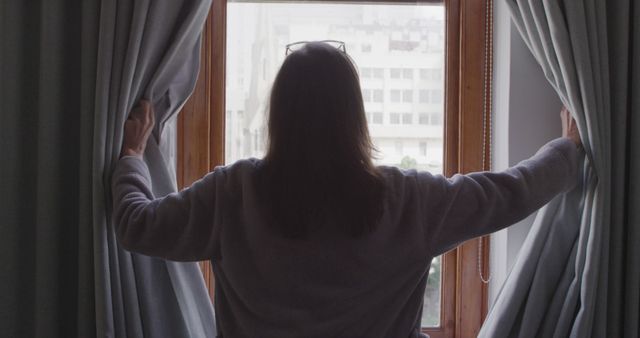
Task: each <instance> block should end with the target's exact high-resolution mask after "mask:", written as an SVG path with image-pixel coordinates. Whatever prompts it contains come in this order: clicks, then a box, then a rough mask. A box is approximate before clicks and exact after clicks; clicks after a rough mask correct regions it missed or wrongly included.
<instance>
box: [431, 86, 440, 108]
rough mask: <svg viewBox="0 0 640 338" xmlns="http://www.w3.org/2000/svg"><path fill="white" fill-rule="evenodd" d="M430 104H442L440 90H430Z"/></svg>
mask: <svg viewBox="0 0 640 338" xmlns="http://www.w3.org/2000/svg"><path fill="white" fill-rule="evenodd" d="M431 103H435V104H440V103H442V91H441V90H437V89H436V90H432V91H431Z"/></svg>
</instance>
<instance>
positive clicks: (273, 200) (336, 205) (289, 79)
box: [259, 42, 385, 238]
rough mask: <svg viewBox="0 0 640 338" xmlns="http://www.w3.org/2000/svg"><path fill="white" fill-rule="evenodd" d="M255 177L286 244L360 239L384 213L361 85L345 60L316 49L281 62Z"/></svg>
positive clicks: (318, 44) (338, 53) (326, 48)
mask: <svg viewBox="0 0 640 338" xmlns="http://www.w3.org/2000/svg"><path fill="white" fill-rule="evenodd" d="M268 134H269V144H268V149H267V154H266V156H265V158H264V161H263V167H262V170H260V171H259V173H260V179H259V182H260V184H261V185H262V189H260V190H261V196H262V200H263V205H265V207H266V208H265V212H266V214H267V216H268V219H269V223H270V224H271V226H272V227H273V228H274V230H276V231H277V232H279V233H281V234H283V235H284V236H286V237H291V238H305V237H307V235H309V234H310V233H313V232H314V231H315V230H321V229H327V228H328V227H335V229H332V230H338V231H340V232H342V233H344V234H348V235H351V236H353V237H359V236H361V235H364V234H366V233H369V232H372V231H373V230H374V229H375V227H376V225H377V224H378V222H379V220H380V217H381V215H382V212H383V198H384V190H385V189H384V181H383V178H382V175H381V173H380V172H379V170H378V169H377V168H376V167H375V166H374V165H373V163H372V152H373V149H374V148H373V144H372V142H371V138H370V137H369V130H368V128H367V121H366V117H365V112H364V104H363V102H362V93H361V90H360V81H359V78H358V73H357V71H356V68H355V66H354V64H353V62H352V61H351V58H350V57H349V56H348V55H347V54H346V53H344V52H343V51H340V50H338V49H336V48H335V47H333V46H330V45H328V44H325V43H321V42H311V43H308V44H306V45H305V46H303V47H302V48H300V49H298V50H296V51H295V52H293V53H291V54H290V55H288V56H287V57H286V58H285V60H284V63H283V64H282V66H281V68H280V71H279V72H278V74H277V76H276V79H275V81H274V83H273V87H272V90H271V98H270V103H269V122H268Z"/></svg>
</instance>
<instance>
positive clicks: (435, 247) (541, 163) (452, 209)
mask: <svg viewBox="0 0 640 338" xmlns="http://www.w3.org/2000/svg"><path fill="white" fill-rule="evenodd" d="M577 153H578V152H577V147H576V146H575V144H574V143H573V142H572V141H571V140H569V139H566V138H560V139H556V140H553V141H551V142H549V143H547V144H546V145H545V146H543V147H542V148H541V149H540V150H539V151H538V152H537V153H536V154H535V155H534V156H533V157H531V158H529V159H527V160H524V161H522V162H520V163H519V164H517V165H516V166H514V167H511V168H509V169H507V170H505V171H502V172H476V173H471V174H467V175H460V174H458V175H455V176H453V177H452V178H449V179H447V178H444V177H442V176H431V175H429V174H421V177H419V179H418V182H419V184H420V185H421V186H422V187H421V189H420V190H421V192H422V193H423V194H425V196H424V197H423V198H422V200H423V201H425V203H426V208H425V210H427V214H426V215H423V217H426V224H427V225H426V229H425V235H426V236H427V243H428V246H429V248H430V249H431V253H432V254H433V256H435V255H439V254H441V253H443V252H446V251H447V250H450V249H452V248H453V247H455V246H456V245H458V244H459V243H461V242H463V241H465V240H468V239H471V238H473V237H477V236H482V235H486V234H489V233H491V232H494V231H498V230H500V229H502V228H505V227H507V226H509V225H511V224H514V223H516V222H517V221H519V220H521V219H523V218H525V217H526V216H528V215H529V214H531V213H533V212H534V211H536V210H537V209H539V208H540V207H542V206H543V205H544V204H546V203H547V202H549V201H550V200H551V199H552V198H553V197H555V196H556V195H557V194H559V193H561V192H564V191H566V190H568V189H569V188H571V187H573V186H574V185H575V183H576V180H577V170H578V165H577V155H578V154H577Z"/></svg>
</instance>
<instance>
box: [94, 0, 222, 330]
mask: <svg viewBox="0 0 640 338" xmlns="http://www.w3.org/2000/svg"><path fill="white" fill-rule="evenodd" d="M210 4H211V1H210V0H171V1H151V0H136V1H129V0H124V1H103V2H102V7H101V10H100V25H99V26H100V27H99V29H100V32H99V42H98V45H99V47H98V48H99V49H98V61H97V62H98V65H97V80H96V106H95V110H96V112H95V124H94V128H95V129H94V131H95V139H94V160H93V163H94V190H95V195H94V198H95V201H96V202H95V205H94V213H95V215H96V216H95V219H94V227H95V228H94V244H95V274H96V311H97V314H96V317H97V318H96V321H97V333H98V336H99V337H118V338H121V337H213V336H215V323H214V315H213V308H212V306H211V302H210V301H209V297H208V295H207V290H206V287H205V285H204V280H203V278H202V274H201V272H200V270H199V269H198V266H197V263H177V262H169V261H165V260H162V259H157V258H152V257H147V256H143V255H139V254H134V253H130V252H127V251H125V250H123V249H122V248H121V247H120V245H119V244H118V242H117V241H116V236H115V233H114V227H113V224H112V223H111V217H110V216H111V210H112V209H111V197H110V196H111V192H110V188H109V187H110V174H111V171H112V169H113V167H114V165H115V163H116V161H117V160H118V157H119V154H120V147H121V144H122V128H123V125H124V121H125V120H126V119H127V116H128V114H129V112H130V111H131V109H132V107H134V106H135V105H136V104H137V103H138V101H139V100H140V99H141V98H145V99H148V100H150V101H151V102H152V104H153V106H154V109H155V113H156V121H157V125H156V126H155V128H154V130H153V133H152V137H150V140H149V143H148V145H147V149H146V153H145V161H146V162H147V164H148V165H149V170H150V172H151V177H152V185H153V193H154V194H155V196H164V195H166V194H169V193H171V192H174V191H175V190H176V184H175V180H174V177H175V175H172V171H171V169H170V168H168V167H167V166H166V164H165V163H166V162H167V161H165V157H166V155H165V154H163V151H162V150H161V149H163V148H164V147H162V143H163V141H166V140H164V139H162V138H161V136H162V132H163V127H164V125H165V123H166V122H167V121H168V120H169V119H170V118H171V117H172V116H173V115H175V114H176V113H177V112H178V111H179V109H180V108H181V107H182V105H183V104H184V102H185V101H186V99H187V98H188V96H189V95H190V94H191V92H192V91H193V88H194V86H195V82H196V79H197V74H198V67H199V55H200V36H201V32H202V27H203V25H204V22H205V20H206V17H207V13H208V11H209V7H210ZM105 206H106V208H105Z"/></svg>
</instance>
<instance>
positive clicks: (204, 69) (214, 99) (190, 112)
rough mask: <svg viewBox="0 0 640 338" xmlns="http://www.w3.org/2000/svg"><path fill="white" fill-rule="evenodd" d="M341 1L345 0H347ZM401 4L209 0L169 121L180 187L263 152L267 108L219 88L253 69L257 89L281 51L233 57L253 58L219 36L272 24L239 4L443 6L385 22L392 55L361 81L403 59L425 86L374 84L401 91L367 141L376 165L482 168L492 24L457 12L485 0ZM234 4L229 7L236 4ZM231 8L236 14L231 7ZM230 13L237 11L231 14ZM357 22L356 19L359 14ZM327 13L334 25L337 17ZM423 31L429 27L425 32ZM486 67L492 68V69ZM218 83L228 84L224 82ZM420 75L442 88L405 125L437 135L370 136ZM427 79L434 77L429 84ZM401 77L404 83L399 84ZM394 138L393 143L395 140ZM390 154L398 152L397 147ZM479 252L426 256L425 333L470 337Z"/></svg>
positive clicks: (468, 248)
mask: <svg viewBox="0 0 640 338" xmlns="http://www.w3.org/2000/svg"><path fill="white" fill-rule="evenodd" d="M434 1H435V0H434ZM346 2H348V3H349V4H345V3H346ZM407 3H411V4H414V5H413V6H404V5H398V4H395V2H394V3H393V4H390V3H389V2H387V3H382V2H375V3H372V2H370V1H368V2H366V1H362V2H360V0H349V1H345V2H342V1H341V0H335V1H331V2H327V3H319V2H314V3H311V2H304V3H302V4H298V3H295V1H292V2H286V3H285V2H283V3H275V2H257V1H254V0H243V1H242V2H238V3H234V2H227V1H226V0H213V2H212V10H211V12H210V13H209V19H208V21H207V23H206V25H205V28H204V32H203V39H202V41H203V48H202V57H201V59H200V60H201V67H200V77H199V79H198V82H197V85H196V88H195V90H194V92H193V95H192V96H191V98H190V99H189V100H188V102H187V103H186V104H185V106H184V107H183V110H182V112H181V113H180V114H179V116H178V121H177V130H178V142H177V156H178V161H177V162H178V164H177V177H178V182H179V183H178V184H179V186H180V187H184V186H186V185H188V184H190V183H191V182H193V181H194V180H196V179H198V178H200V177H201V176H202V175H203V174H204V173H206V172H208V171H210V170H212V169H213V167H214V166H216V165H220V164H224V163H225V161H230V160H231V159H233V158H242V157H247V156H249V155H250V154H249V153H250V152H251V151H252V150H256V149H258V150H259V151H264V148H263V146H261V145H263V144H264V140H265V135H266V133H265V130H264V129H261V128H260V127H257V126H259V125H260V124H261V123H263V122H264V109H265V106H264V105H263V104H261V103H260V102H255V101H250V100H249V102H248V101H247V100H243V99H237V98H234V97H227V95H226V94H227V92H226V91H227V90H229V91H231V90H234V89H238V88H234V87H242V86H247V85H248V83H251V81H252V79H251V76H253V75H251V74H258V76H257V78H258V79H260V80H259V81H258V82H254V83H255V86H254V87H252V88H254V90H256V91H257V92H264V91H266V90H267V88H268V85H269V83H270V80H271V79H272V77H273V76H274V75H275V74H274V71H273V70H272V69H273V65H274V64H276V65H278V64H280V63H281V61H282V58H283V57H284V53H281V54H282V55H281V56H280V55H278V56H276V57H275V58H272V57H264V56H262V57H257V59H256V60H252V61H251V62H246V61H242V60H244V59H243V58H241V57H240V56H243V57H244V56H247V55H251V49H248V48H246V45H243V43H242V41H241V40H239V39H234V38H230V37H229V35H227V32H231V31H232V30H236V31H242V32H243V33H242V34H246V35H247V36H248V35H251V34H255V33H256V32H258V33H266V32H267V30H266V29H265V30H261V31H260V30H256V28H257V27H258V25H265V24H270V21H271V20H238V18H237V11H236V10H237V7H239V6H247V7H250V6H254V7H262V8H263V9H267V8H276V7H278V8H280V9H282V8H285V9H286V7H295V8H303V7H307V6H337V7H335V8H337V9H335V10H334V9H332V10H331V11H329V12H330V13H336V12H340V13H344V12H345V11H344V9H346V8H350V7H362V8H367V9H368V8H373V9H374V10H378V11H380V12H382V13H384V15H392V14H393V15H396V14H397V13H400V14H402V13H403V12H402V11H403V9H401V8H408V9H409V12H410V14H407V15H417V14H420V13H421V12H420V10H421V9H422V8H423V7H430V8H443V7H446V10H445V11H442V12H441V14H440V15H441V16H440V18H439V19H437V20H435V21H433V22H430V24H429V25H422V24H420V21H419V20H422V19H424V18H416V20H417V21H413V22H412V23H408V22H406V21H404V22H403V21H395V23H394V24H393V25H392V26H393V27H392V28H393V32H391V33H390V34H389V36H388V37H387V39H388V41H389V44H388V47H389V48H384V47H383V48H381V49H382V50H383V51H384V52H389V53H393V55H394V57H393V58H390V59H389V61H388V62H386V63H384V64H380V65H375V64H371V65H370V64H367V66H368V68H371V69H372V71H371V75H372V76H371V79H369V81H373V79H375V82H376V83H382V82H384V81H385V72H386V71H385V69H389V66H393V65H396V66H395V67H397V68H396V69H398V70H396V71H392V70H391V69H389V78H394V79H401V78H404V75H403V74H402V73H403V71H402V69H403V68H400V67H399V66H404V68H407V67H406V66H405V65H409V64H410V65H412V67H411V69H412V70H414V71H416V72H419V76H420V80H421V81H420V83H421V84H422V86H423V88H420V87H405V88H389V87H388V86H386V85H383V86H380V87H377V88H383V90H385V91H386V90H389V94H390V95H391V96H393V95H394V94H392V91H391V90H399V92H397V93H396V94H395V98H396V99H395V101H394V100H393V98H390V99H389V101H394V102H392V103H387V102H385V105H384V106H382V105H381V106H382V108H380V109H381V110H380V111H376V112H373V113H371V115H370V118H371V120H372V121H371V124H372V128H371V129H370V130H371V131H372V137H373V138H374V139H375V140H374V142H376V143H377V146H378V147H379V148H380V149H382V151H383V152H384V154H383V158H382V161H387V162H388V161H392V162H393V163H395V164H396V165H407V166H413V165H414V163H415V162H416V161H417V158H425V157H426V158H427V159H429V158H434V159H439V161H440V164H433V163H432V164H433V165H434V166H435V168H436V169H437V166H441V167H440V170H441V171H442V173H443V174H445V175H447V176H450V175H452V174H454V173H456V172H469V171H477V170H483V169H487V168H485V167H483V164H482V161H480V160H479V159H481V158H482V156H483V153H482V152H483V151H486V152H487V153H485V154H484V155H487V154H488V149H489V148H488V147H487V146H485V145H487V144H488V143H487V139H486V138H484V137H483V135H484V133H483V131H484V130H486V128H488V125H485V124H483V121H487V120H488V119H486V118H485V117H486V116H485V115H483V114H487V112H488V111H489V109H488V107H487V106H486V105H484V104H483V102H482V97H483V95H482V94H483V93H482V91H483V90H484V88H486V86H487V85H488V83H487V82H488V81H489V80H490V78H489V77H485V76H484V74H485V72H486V70H487V69H488V68H486V67H488V66H486V65H491V59H490V58H491V48H490V45H488V44H487V42H486V41H491V39H490V34H491V29H489V28H490V24H491V22H490V21H488V20H486V18H485V16H484V15H463V13H467V14H468V13H490V12H491V10H490V9H487V6H488V5H490V3H491V1H489V0H455V1H452V0H451V1H450V0H446V1H445V2H442V3H439V4H438V3H436V4H434V3H433V1H429V4H428V5H424V3H423V2H422V0H420V1H418V2H414V1H410V2H409V1H407ZM388 6H389V7H398V8H394V11H388V10H385V9H386V8H388ZM234 7H236V8H235V9H234ZM316 8H318V7H316ZM234 11H236V12H235V13H234ZM244 13H248V14H246V16H247V17H249V16H250V13H249V12H245V11H243V15H244ZM404 13H406V11H405V12H404ZM320 14H321V13H320V12H319V11H316V12H314V15H316V16H318V15H320ZM234 15H236V16H235V17H234ZM273 17H275V16H271V17H269V19H270V18H273ZM287 17H290V18H293V19H294V20H297V24H305V23H306V22H305V18H303V17H300V16H296V15H287ZM382 17H383V15H380V16H378V19H377V20H379V22H383V21H384V20H380V19H379V18H382ZM362 18H363V17H358V20H361V19H362ZM369 18H372V17H371V16H370V17H369ZM315 19H317V18H315V17H314V20H312V21H315ZM333 19H336V21H337V18H336V17H335V16H334V18H333ZM432 19H433V18H430V19H429V20H432ZM438 20H439V21H438ZM308 21H310V20H307V22H308ZM318 21H321V20H318ZM389 22H391V21H389ZM278 26H281V27H280V28H282V29H284V30H286V29H287V28H286V25H278ZM342 26H343V29H342V30H341V31H338V30H336V31H335V32H336V34H343V33H345V32H346V33H347V35H348V34H349V31H354V30H355V28H354V27H357V26H358V25H357V24H355V23H353V22H350V23H348V24H345V25H342ZM427 26H429V27H431V28H429V27H427ZM411 27H416V28H415V29H414V28H411ZM418 27H419V28H418ZM488 27H489V28H488ZM445 28H446V29H445ZM428 29H435V30H434V31H428ZM445 32H446V33H445ZM301 35H303V34H302V33H301V30H298V29H296V30H292V31H290V32H289V35H288V36H286V37H284V38H279V40H282V41H278V42H277V43H278V44H286V43H288V42H291V41H297V40H304V39H305V38H304V37H303V36H301ZM323 35H325V34H323ZM356 35H357V36H354V37H348V38H342V40H343V41H346V42H347V51H348V52H349V51H352V52H354V54H357V53H358V52H359V51H360V52H361V51H362V48H363V45H362V43H363V41H361V40H362V39H364V38H367V39H384V35H381V34H380V32H378V31H377V30H376V27H375V26H366V27H364V28H363V32H362V34H360V33H357V34H356ZM325 38H331V37H330V36H322V37H311V38H310V39H316V40H317V39H325ZM359 39H360V40H359ZM485 39H486V40H485ZM382 41H384V40H382ZM483 42H485V43H483ZM354 43H355V44H354ZM376 45H377V44H376ZM350 46H351V47H352V48H350ZM381 46H385V44H384V43H383V44H381ZM258 47H259V46H258V45H256V49H259V48H266V47H265V46H262V47H259V48H258ZM268 47H269V48H271V47H273V46H268ZM273 51H274V52H275V53H277V52H279V50H278V48H275V47H273ZM485 51H486V53H485ZM256 52H257V51H256ZM377 52H378V50H377V49H372V50H371V51H370V52H367V57H370V56H372V55H373V54H375V53H377ZM411 53H423V54H424V56H426V55H427V54H429V53H441V54H440V56H438V57H434V58H429V57H424V58H423V57H420V58H417V60H421V61H423V60H427V59H430V60H431V61H429V63H426V64H414V63H413V62H402V61H401V59H400V58H401V57H403V56H405V55H407V56H408V55H411ZM264 55H266V53H265V54H264ZM485 57H488V58H485ZM434 60H435V61H434ZM356 62H358V60H356ZM434 62H435V63H434ZM438 62H440V63H442V62H444V65H445V67H446V71H445V68H444V67H442V66H439V67H440V69H439V71H438V74H437V75H436V74H435V73H432V74H426V73H424V75H425V77H427V78H431V79H429V80H427V79H426V78H423V77H422V76H423V72H422V70H419V69H433V68H434V64H437V63H438ZM414 66H415V67H414ZM242 68H245V69H246V71H245V72H244V73H242V72H241V71H240V69H242ZM254 68H255V69H254ZM487 73H488V74H490V72H487ZM442 74H446V75H447V78H446V79H444V81H442ZM240 76H242V77H243V80H242V81H240V80H238V78H239V77H240ZM412 76H413V75H412ZM416 76H418V75H416ZM438 76H439V77H438ZM363 78H364V76H363ZM225 79H226V80H227V81H226V84H225ZM423 80H424V81H427V82H429V86H428V89H429V90H431V89H432V88H434V87H433V85H436V86H439V88H440V89H439V90H440V92H439V93H438V94H437V95H436V94H433V95H436V98H435V101H436V102H435V103H434V102H431V103H430V105H429V107H428V113H418V112H414V113H415V114H417V115H418V124H417V125H411V126H410V128H409V129H411V128H414V129H416V130H417V131H418V132H419V133H421V134H422V135H424V132H425V131H426V130H427V129H429V130H433V131H435V132H436V133H439V136H438V137H436V138H434V139H433V141H432V139H431V138H429V140H424V139H406V138H401V139H398V140H393V139H385V138H384V133H382V134H379V135H378V136H376V135H377V134H376V135H374V132H373V130H378V129H379V130H382V131H384V130H386V129H385V128H387V125H386V124H384V123H383V122H384V121H383V119H384V118H383V117H384V115H385V114H390V112H389V111H388V109H393V108H394V104H397V103H399V102H401V101H402V94H401V91H402V90H408V89H411V90H419V89H425V88H424V84H425V82H424V81H423ZM433 80H436V81H434V82H432V81H433ZM254 81H255V80H254ZM402 83H403V84H406V82H405V81H402ZM238 92H242V93H243V94H242V95H245V94H247V93H246V92H244V91H238ZM433 95H432V94H430V95H429V96H430V99H433V97H432V96H433ZM380 96H383V95H380ZM375 97H376V92H375V90H373V93H372V98H373V100H374V101H376V99H375ZM437 102H439V103H437ZM225 110H229V111H230V113H229V114H225ZM239 111H243V113H242V114H240V113H239ZM396 111H397V110H396ZM436 112H438V114H439V115H438V117H435V118H434V117H433V116H431V114H435V113H436ZM423 114H429V118H431V119H432V121H431V123H429V124H427V123H424V122H425V117H424V115H423ZM398 119H399V120H402V117H401V116H399V117H398ZM427 119H428V118H427ZM434 119H435V120H434ZM438 119H439V120H438ZM434 121H435V122H438V121H439V124H434V123H433V122H434ZM462 121H464V123H462ZM259 122H260V123H259ZM438 126H441V127H438ZM393 128H397V129H399V130H404V129H402V128H407V127H405V126H404V124H397V125H393ZM409 129H406V130H407V131H408V130H409ZM225 131H226V133H225ZM405 134H407V135H403V137H404V136H412V135H409V133H405ZM397 142H400V143H399V144H400V146H398V145H399V144H398V143H397ZM419 142H425V143H426V145H425V146H424V149H426V156H421V155H420V154H422V153H423V152H422V150H423V148H422V147H421V146H420V143H419ZM256 145H257V146H256ZM416 146H417V147H416ZM398 148H400V149H398ZM398 150H401V152H400V153H398V152H397V151H398ZM443 151H444V153H443ZM400 156H402V157H400ZM426 165H429V164H428V163H427V164H426ZM430 170H432V171H434V170H433V169H430ZM480 248H484V249H486V248H487V241H482V242H480V241H478V240H472V241H469V242H466V243H464V244H463V245H461V246H459V247H458V248H456V249H454V250H452V251H451V252H449V253H447V254H445V255H443V256H441V257H439V258H437V259H435V260H434V261H433V263H432V266H431V270H430V275H429V276H430V277H429V278H430V279H431V276H436V275H438V276H441V277H440V278H441V284H438V283H435V282H433V283H432V282H431V281H430V283H428V285H427V290H426V292H425V303H426V304H440V306H425V308H424V312H423V319H422V323H423V326H425V328H424V331H425V332H426V333H428V334H429V335H430V336H431V337H432V338H441V337H454V336H455V337H473V336H476V335H477V332H478V330H479V327H480V325H481V324H482V319H483V317H484V315H485V313H486V297H487V294H486V287H485V285H484V284H483V283H482V282H481V281H480V280H479V278H478V273H477V272H478V265H477V262H478V261H480V262H484V263H485V264H484V265H483V266H482V268H483V269H484V270H483V271H484V272H485V274H486V256H487V255H486V252H487V250H482V255H480V256H479V255H478V252H479V249H480ZM202 270H203V276H204V278H205V281H206V283H207V285H208V287H209V291H210V295H211V297H213V288H214V285H213V274H212V272H211V269H210V265H209V264H208V263H203V264H202Z"/></svg>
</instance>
